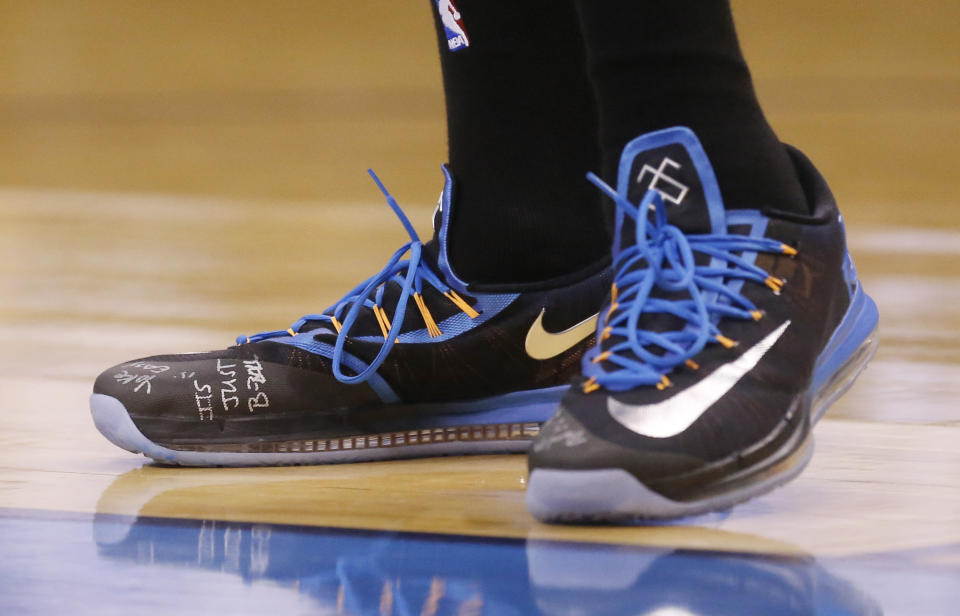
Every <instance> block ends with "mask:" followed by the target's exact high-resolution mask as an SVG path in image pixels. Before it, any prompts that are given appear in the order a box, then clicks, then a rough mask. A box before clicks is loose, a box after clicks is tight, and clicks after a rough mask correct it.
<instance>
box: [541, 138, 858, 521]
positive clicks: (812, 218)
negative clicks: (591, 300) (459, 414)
mask: <svg viewBox="0 0 960 616" xmlns="http://www.w3.org/2000/svg"><path fill="white" fill-rule="evenodd" d="M789 152H790V155H791V157H792V159H793V162H794V164H795V165H796V169H797V173H798V175H799V177H800V180H801V183H802V185H803V186H804V188H805V190H806V193H807V195H808V199H809V203H810V209H811V211H812V214H811V215H809V216H798V215H795V214H791V213H782V212H774V211H757V210H738V209H727V210H725V209H724V205H723V201H722V199H721V196H720V189H719V186H718V185H717V181H716V178H715V176H714V173H713V169H712V168H711V166H710V163H709V161H708V160H707V156H706V153H705V152H704V150H703V148H702V147H701V145H700V143H699V141H698V140H697V138H696V136H695V135H694V134H693V132H691V131H690V130H689V129H687V128H682V127H680V128H672V129H667V130H662V131H658V132H654V133H650V134H648V135H644V136H642V137H639V138H637V139H635V140H633V141H632V142H630V143H629V144H628V145H627V146H626V148H625V149H624V152H623V155H622V158H621V161H620V168H619V177H618V183H617V190H616V191H614V190H613V189H611V188H609V187H607V186H606V185H605V184H603V183H602V182H601V181H600V180H599V179H597V178H596V177H595V176H592V177H591V179H592V180H593V181H594V182H595V183H596V184H597V185H598V186H600V187H601V188H602V189H603V190H604V191H605V192H606V193H607V194H608V195H609V196H611V197H612V198H613V199H614V200H615V201H616V204H617V215H616V229H615V235H614V246H613V258H614V263H613V267H614V282H613V285H612V289H611V297H610V300H609V305H608V306H607V307H606V308H605V310H603V311H601V318H600V322H599V324H598V341H597V344H596V346H595V347H594V348H593V349H591V350H590V351H589V352H588V353H587V354H586V356H585V357H584V360H583V376H582V378H580V379H578V380H577V381H576V382H575V383H574V386H573V387H572V388H571V390H570V391H569V392H568V394H567V395H566V396H564V398H563V400H562V402H561V404H560V409H559V410H558V412H557V414H556V415H555V416H554V417H553V418H552V419H550V421H549V422H547V424H545V425H544V428H543V430H542V431H541V433H540V435H539V436H538V437H537V439H536V440H535V441H534V444H533V446H532V448H531V452H530V458H529V465H530V477H529V483H528V486H527V506H528V508H529V509H530V511H531V512H532V513H533V514H534V515H535V516H536V517H538V518H540V519H543V520H556V521H564V520H617V519H631V518H675V517H680V516H687V515H692V514H698V513H703V512H707V511H711V510H716V509H723V508H727V507H730V506H732V505H734V504H736V503H739V502H741V501H744V500H746V499H748V498H751V497H754V496H757V495H758V494H762V493H764V492H767V491H768V490H771V489H772V488H774V487H775V486H778V485H780V484H782V483H784V482H786V481H788V480H790V479H791V478H793V477H794V476H796V475H797V474H798V473H800V471H801V470H802V469H803V467H804V465H805V464H806V463H807V461H808V460H809V459H810V455H811V453H812V450H813V449H812V445H813V442H812V439H811V434H810V429H811V424H812V423H814V422H815V421H816V420H817V419H819V418H820V416H821V415H823V413H824V411H825V410H826V409H827V407H828V406H829V405H830V404H831V403H832V402H833V401H835V400H836V399H837V397H839V396H840V395H841V394H842V393H843V392H844V391H845V390H846V389H847V388H848V387H850V385H851V384H852V383H853V380H854V379H855V378H856V376H857V375H858V374H859V372H860V371H861V370H862V369H863V368H864V366H865V365H866V363H867V361H868V360H869V359H870V357H871V356H872V354H873V352H874V350H875V348H876V336H875V328H876V324H877V309H876V306H875V304H874V303H873V301H872V300H871V299H870V298H869V297H868V296H867V295H866V294H865V293H864V291H863V289H862V288H861V285H860V283H859V282H858V280H857V276H856V272H855V270H854V268H853V263H852V261H851V259H850V256H849V255H848V253H847V250H846V246H845V239H844V230H843V222H842V218H841V216H840V213H839V212H838V210H837V207H836V204H835V202H834V199H833V197H832V196H831V194H830V191H829V189H828V188H827V185H826V183H825V182H824V180H823V178H822V177H821V176H820V175H819V173H818V172H817V171H816V170H815V169H814V167H813V165H812V164H811V163H810V162H809V161H808V160H807V159H806V158H805V157H804V156H803V154H801V153H800V152H799V151H797V150H795V149H793V148H789Z"/></svg>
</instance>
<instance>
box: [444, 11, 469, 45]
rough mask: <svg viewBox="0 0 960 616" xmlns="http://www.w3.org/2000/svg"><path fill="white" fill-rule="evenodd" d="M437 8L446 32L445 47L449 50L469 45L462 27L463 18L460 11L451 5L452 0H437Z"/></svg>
mask: <svg viewBox="0 0 960 616" xmlns="http://www.w3.org/2000/svg"><path fill="white" fill-rule="evenodd" d="M437 10H438V11H440V19H441V20H442V21H443V29H444V30H445V31H446V33H447V47H449V48H450V51H460V50H461V49H463V48H464V47H469V46H470V40H469V39H468V38H467V31H466V30H464V28H463V18H462V17H461V15H460V11H458V10H457V7H456V6H454V5H453V0H437Z"/></svg>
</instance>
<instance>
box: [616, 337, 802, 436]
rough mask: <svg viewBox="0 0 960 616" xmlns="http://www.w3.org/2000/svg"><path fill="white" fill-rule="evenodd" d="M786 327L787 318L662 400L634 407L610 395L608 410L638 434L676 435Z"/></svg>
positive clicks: (729, 386) (748, 368) (749, 367)
mask: <svg viewBox="0 0 960 616" xmlns="http://www.w3.org/2000/svg"><path fill="white" fill-rule="evenodd" d="M789 326H790V321H786V322H785V323H784V324H783V325H781V326H780V327H778V328H777V329H775V330H773V331H772V332H770V333H769V334H767V337H766V338H764V339H763V340H761V341H760V342H758V343H756V344H755V345H753V346H752V347H750V348H749V349H747V350H746V351H744V352H743V354H742V355H741V356H740V357H738V358H737V359H735V360H734V361H732V362H730V363H728V364H724V365H722V366H720V367H719V368H717V369H716V370H714V371H713V373H711V374H710V375H709V376H707V377H706V378H705V379H703V380H702V381H699V382H698V383H696V384H694V385H692V386H690V387H688V388H686V389H684V390H683V391H681V392H679V393H677V394H676V395H675V396H672V397H670V398H667V399H666V400H664V401H663V402H658V403H657V404H644V405H637V406H634V405H630V404H624V403H622V402H618V401H617V400H614V399H613V398H612V397H611V398H607V411H609V413H610V415H611V416H612V417H613V418H614V419H616V420H617V421H619V422H620V423H621V424H623V426H625V427H626V428H628V429H630V430H632V431H633V432H636V433H637V434H640V435H641V436H649V437H652V438H669V437H671V436H676V435H678V434H680V433H681V432H683V431H684V430H686V429H687V428H689V427H690V426H692V425H693V422H695V421H696V420H697V419H699V418H700V416H701V415H703V414H704V413H705V412H706V410H707V409H708V408H710V407H711V406H713V405H714V403H716V401H717V400H719V399H720V398H722V397H723V396H725V395H726V394H727V392H728V391H730V390H731V389H732V388H733V386H734V385H736V384H737V381H739V380H740V379H742V378H743V376H744V375H745V374H746V373H748V372H750V371H751V370H753V368H754V366H756V365H757V363H759V361H760V360H761V359H763V356H764V355H766V354H767V351H769V350H770V349H771V348H772V347H773V345H774V344H776V343H777V340H779V339H780V336H782V335H783V332H785V331H787V328H788V327H789Z"/></svg>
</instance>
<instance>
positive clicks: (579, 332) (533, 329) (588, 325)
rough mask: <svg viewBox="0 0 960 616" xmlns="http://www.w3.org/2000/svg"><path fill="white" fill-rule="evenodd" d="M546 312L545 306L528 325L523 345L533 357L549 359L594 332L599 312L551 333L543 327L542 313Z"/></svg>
mask: <svg viewBox="0 0 960 616" xmlns="http://www.w3.org/2000/svg"><path fill="white" fill-rule="evenodd" d="M546 312H547V309H546V308H543V309H542V310H540V314H539V315H537V320H536V321H534V322H533V325H531V326H530V330H529V331H528V332H527V340H526V342H525V343H524V347H525V348H526V350H527V355H529V356H530V357H532V358H533V359H550V358H551V357H556V356H557V355H559V354H560V353H563V352H564V351H566V350H567V349H569V348H571V347H573V346H574V345H576V344H577V343H578V342H580V341H581V340H583V339H584V338H586V337H587V336H589V335H590V334H592V333H594V332H595V331H596V329H597V317H599V316H600V313H599V312H598V313H597V314H595V315H593V316H592V317H587V318H586V319H584V320H582V321H580V322H579V323H577V324H576V325H574V326H573V327H571V328H569V329H565V330H563V331H562V332H557V333H551V332H548V331H547V330H545V329H543V315H544V314H545V313H546Z"/></svg>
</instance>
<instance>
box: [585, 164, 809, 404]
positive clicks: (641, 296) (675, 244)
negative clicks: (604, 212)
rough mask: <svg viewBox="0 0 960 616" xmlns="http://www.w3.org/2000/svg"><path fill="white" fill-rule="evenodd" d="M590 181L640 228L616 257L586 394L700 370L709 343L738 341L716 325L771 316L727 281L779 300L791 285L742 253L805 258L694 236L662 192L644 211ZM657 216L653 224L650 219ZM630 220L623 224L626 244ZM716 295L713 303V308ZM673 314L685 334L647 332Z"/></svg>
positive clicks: (776, 248) (763, 244)
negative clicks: (645, 320)
mask: <svg viewBox="0 0 960 616" xmlns="http://www.w3.org/2000/svg"><path fill="white" fill-rule="evenodd" d="M588 178H589V179H590V181H591V182H593V183H594V184H595V185H596V186H597V187H598V188H600V190H602V191H603V192H604V193H606V194H607V195H608V196H610V197H611V198H612V199H614V201H616V202H617V206H618V207H619V208H620V209H621V210H623V211H624V212H625V213H626V215H628V216H630V218H632V219H633V220H634V222H635V225H634V227H635V229H636V237H635V242H634V244H633V245H631V246H628V247H626V248H623V247H620V248H619V249H618V250H616V251H615V254H614V256H613V267H614V282H613V284H612V286H611V300H610V307H609V308H608V309H607V311H606V313H605V314H604V315H603V316H602V317H601V320H600V324H599V326H598V333H599V335H598V337H597V344H596V346H594V347H593V348H592V349H591V350H590V351H588V352H587V353H586V355H585V357H584V369H583V372H584V375H585V376H587V377H589V378H588V379H587V380H586V381H585V382H584V384H583V391H584V392H585V393H589V392H591V391H595V390H597V389H599V388H600V387H605V388H607V389H609V390H611V391H623V390H626V389H631V388H634V387H637V386H643V385H647V386H656V387H657V388H658V389H665V388H667V387H669V386H670V385H671V382H670V379H669V378H668V377H667V374H668V373H670V372H672V371H673V370H674V369H675V368H677V367H678V366H680V365H681V364H683V365H685V366H686V367H687V368H689V369H691V370H696V369H698V368H699V366H698V365H697V363H696V362H695V361H693V357H694V356H696V355H697V354H698V353H700V351H702V350H703V348H704V347H705V346H706V345H707V344H721V345H723V346H724V347H727V348H732V347H734V346H736V345H737V342H736V341H734V340H731V339H730V338H728V337H726V336H724V335H723V334H722V333H721V331H720V329H719V328H718V327H717V325H716V323H715V321H719V320H720V319H721V318H724V317H732V318H736V319H742V320H751V319H752V320H754V321H759V320H760V319H761V318H763V312H762V311H761V310H759V309H757V307H756V305H755V304H754V303H753V302H751V301H750V300H749V299H747V298H746V297H744V296H743V295H742V294H741V293H740V292H737V291H734V290H732V289H730V288H729V287H728V286H727V285H726V284H725V281H726V280H729V279H742V280H744V281H753V282H757V283H761V284H765V285H766V286H768V287H770V289H771V290H772V291H773V292H774V293H776V294H779V293H780V289H781V288H782V287H783V285H784V283H785V282H786V281H785V280H783V279H780V278H775V277H773V276H771V275H769V274H768V273H767V272H766V271H764V270H763V269H761V268H759V267H757V266H756V265H754V264H752V263H749V262H747V261H745V260H744V259H742V258H740V257H739V256H737V255H736V254H734V252H736V251H751V252H770V253H779V254H785V255H790V256H793V255H796V254H797V251H796V250H795V249H794V248H792V247H790V246H787V245H786V244H783V243H781V242H778V241H776V240H772V239H768V238H751V237H746V236H741V235H732V234H700V235H687V234H685V233H684V232H683V231H681V230H680V229H679V228H677V227H676V226H674V225H671V224H669V223H668V222H667V211H666V206H665V204H664V202H663V198H662V197H661V195H660V193H659V192H657V191H655V190H648V191H647V192H646V194H645V195H644V197H643V199H642V200H641V201H640V203H639V204H638V205H637V206H634V205H633V204H631V203H630V202H629V201H627V200H626V199H625V198H624V197H623V196H621V195H620V194H618V193H617V192H616V191H614V190H613V189H612V188H610V186H608V185H607V184H606V183H604V182H603V181H602V180H601V179H600V178H598V177H597V176H596V175H594V174H592V173H590V174H588ZM651 208H652V209H653V210H654V217H653V218H654V219H653V221H650V220H649V217H648V216H647V212H648V210H650V209H651ZM621 221H622V219H621V218H618V220H617V229H616V236H615V237H617V238H619V237H620V234H621V226H622V222H621ZM694 252H699V253H703V254H706V255H709V256H710V257H713V258H715V259H718V260H720V261H722V262H723V265H721V266H709V265H708V266H702V265H696V263H695V262H694V256H693V253H694ZM655 289H661V290H662V291H666V292H667V293H683V294H684V297H683V298H680V299H667V298H663V297H655V296H653V295H652V293H653V291H654V290H655ZM711 293H715V294H716V295H715V296H713V299H710V300H709V301H708V297H709V296H710V294H711ZM645 314H646V315H649V314H665V315H672V316H674V317H677V318H679V319H681V320H683V321H684V322H685V323H686V325H685V326H684V327H682V328H681V329H678V330H671V331H653V330H648V329H643V328H641V327H640V325H639V323H640V319H641V317H642V316H643V315H645ZM612 337H617V338H620V339H621V340H620V341H619V342H617V343H615V344H614V345H612V346H611V347H610V348H609V349H607V350H605V351H604V350H602V348H601V343H602V342H603V341H605V340H608V339H610V338H612Z"/></svg>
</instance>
